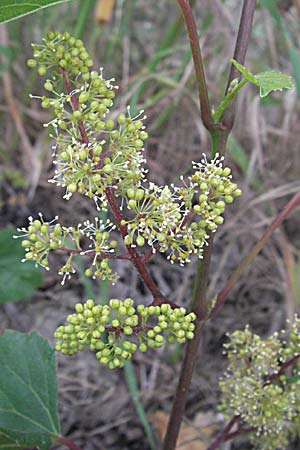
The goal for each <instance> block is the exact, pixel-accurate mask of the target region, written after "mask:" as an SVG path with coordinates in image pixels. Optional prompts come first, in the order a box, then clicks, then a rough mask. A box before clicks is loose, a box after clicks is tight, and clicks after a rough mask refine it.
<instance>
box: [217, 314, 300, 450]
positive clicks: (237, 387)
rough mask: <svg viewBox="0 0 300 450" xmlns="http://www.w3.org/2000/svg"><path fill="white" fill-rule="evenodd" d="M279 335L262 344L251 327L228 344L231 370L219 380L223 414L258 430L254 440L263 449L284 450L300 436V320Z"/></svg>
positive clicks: (296, 318) (233, 336)
mask: <svg viewBox="0 0 300 450" xmlns="http://www.w3.org/2000/svg"><path fill="white" fill-rule="evenodd" d="M281 334H282V337H280V335H279V333H274V334H273V335H272V336H270V337H269V338H267V339H265V340H263V339H261V338H260V337H259V336H258V335H256V334H254V333H252V332H251V331H250V329H249V327H248V326H247V327H246V329H245V330H244V331H236V332H234V333H232V334H231V335H229V338H230V342H229V343H228V344H225V347H226V353H227V357H228V360H229V365H228V367H227V370H226V372H225V375H224V377H223V378H222V379H221V381H220V388H221V391H222V404H221V405H220V409H221V410H222V411H223V412H224V413H225V414H226V416H228V417H231V416H239V417H240V418H241V420H242V422H244V424H245V425H246V427H247V426H248V427H249V426H250V427H254V429H255V430H254V432H253V433H252V434H251V435H250V437H251V439H252V441H253V444H254V445H255V446H256V448H258V449H260V450H277V449H281V450H284V449H286V448H287V447H288V443H289V440H290V439H295V438H298V439H299V435H300V432H299V430H300V428H299V426H300V418H299V413H300V370H299V357H300V319H299V318H298V317H297V316H296V317H295V320H294V323H293V324H292V326H291V331H290V332H289V334H288V333H287V332H286V331H285V330H282V332H281ZM289 361H291V364H287V363H288V362H289ZM286 364H287V367H288V368H287V369H286V370H282V368H285V365H286Z"/></svg>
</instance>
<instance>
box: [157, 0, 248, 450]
mask: <svg viewBox="0 0 300 450" xmlns="http://www.w3.org/2000/svg"><path fill="white" fill-rule="evenodd" d="M178 3H179V6H180V8H181V11H182V14H183V16H184V20H185V24H186V27H187V30H188V34H189V39H190V46H191V50H192V54H193V60H194V66H195V72H196V78H197V81H198V88H199V98H200V107H201V118H202V121H203V123H204V125H205V126H206V128H207V129H208V130H209V132H210V134H211V138H212V154H213V155H214V154H216V153H217V152H218V153H219V154H221V155H223V154H225V150H226V142H227V139H228V136H229V133H230V130H231V128H232V125H230V123H227V124H226V123H223V122H222V123H221V124H220V123H214V121H213V118H212V113H211V107H210V103H209V99H208V91H207V85H206V80H205V74H204V68H203V62H202V55H201V49H200V45H199V38H198V33H197V27H196V22H195V19H194V16H193V12H192V9H191V6H190V4H189V1H188V0H178ZM254 9H255V0H244V3H243V9H242V14H241V18H240V24H239V31H238V35H237V40H236V45H235V51H234V57H235V59H236V60H238V61H239V62H241V61H244V59H245V55H246V51H247V47H248V42H249V38H250V32H251V27H252V21H253V14H254ZM234 75H235V74H234V72H232V71H231V73H230V74H229V85H230V83H231V81H232V79H233V78H232V77H234ZM226 112H227V111H226ZM226 112H225V113H226ZM233 114H234V111H232V113H231V116H232V123H233ZM225 125H226V126H225ZM212 246H213V237H212V236H211V237H210V239H209V241H208V246H207V247H206V248H205V250H204V253H203V260H202V261H200V263H199V264H198V270H197V274H196V280H195V286H194V295H193V300H192V311H193V312H195V314H196V316H197V319H196V329H195V333H194V339H193V340H192V341H190V342H189V343H188V344H187V348H186V353H185V358H184V361H183V364H182V367H181V373H180V377H179V381H178V385H177V390H176V394H175V399H174V402H173V405H172V410H171V414H170V418H169V423H168V427H167V432H166V436H165V439H164V443H163V450H174V449H175V447H176V441H177V438H178V435H179V430H180V425H181V422H182V418H183V414H184V409H185V405H186V400H187V395H188V389H189V386H190V383H191V379H192V373H193V369H194V364H195V360H196V358H197V351H198V347H199V343H200V340H201V336H202V328H203V325H204V323H205V321H206V320H207V318H208V317H207V298H206V297H207V286H208V278H209V270H210V260H211V255H212Z"/></svg>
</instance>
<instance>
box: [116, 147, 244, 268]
mask: <svg viewBox="0 0 300 450" xmlns="http://www.w3.org/2000/svg"><path fill="white" fill-rule="evenodd" d="M222 162H223V158H219V155H218V154H217V155H216V156H215V158H214V159H213V160H212V161H210V162H208V161H207V159H206V157H205V155H204V158H203V159H202V161H201V162H200V163H194V165H193V168H194V174H193V175H192V176H191V177H190V178H189V185H184V186H183V187H177V186H174V185H171V186H170V187H169V186H162V187H160V186H157V185H155V184H154V183H149V187H148V188H145V187H143V188H129V189H128V190H127V192H126V195H127V207H128V209H129V210H130V211H132V212H133V213H134V214H133V217H130V218H128V219H124V220H123V222H122V223H123V224H126V225H127V230H128V234H127V236H126V238H125V243H126V244H127V245H131V246H136V245H137V246H143V245H145V243H147V244H148V245H150V246H151V247H152V249H153V252H155V251H156V250H159V251H160V252H163V253H167V255H168V259H169V260H170V261H171V262H172V263H173V262H174V261H176V260H178V261H179V263H180V264H181V265H183V264H184V263H186V262H190V256H191V255H193V254H197V255H198V256H199V258H201V257H202V253H203V248H204V246H205V245H206V244H207V239H208V236H209V233H210V232H215V231H216V230H217V227H218V225H220V224H222V223H223V221H224V219H223V217H222V214H223V213H224V211H225V205H226V203H232V202H233V199H234V197H237V196H239V195H241V190H240V189H238V188H237V185H236V184H235V183H232V181H231V175H230V169H229V168H228V167H225V168H223V164H222ZM182 181H183V182H184V180H183V178H182Z"/></svg>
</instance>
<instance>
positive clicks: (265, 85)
mask: <svg viewBox="0 0 300 450" xmlns="http://www.w3.org/2000/svg"><path fill="white" fill-rule="evenodd" d="M231 62H232V64H233V65H234V66H235V67H236V68H237V69H238V70H239V72H241V73H242V74H243V75H244V77H245V79H246V80H248V81H249V82H250V83H253V84H255V85H256V86H258V87H259V88H260V92H259V95H260V97H266V96H267V95H269V94H270V92H272V91H282V89H292V88H293V79H292V77H291V76H290V75H288V74H286V73H283V72H277V71H275V70H267V71H265V72H260V73H257V74H256V75H253V74H252V73H251V72H250V71H249V70H248V69H246V67H244V66H243V65H242V64H239V63H238V62H237V61H235V60H234V59H231Z"/></svg>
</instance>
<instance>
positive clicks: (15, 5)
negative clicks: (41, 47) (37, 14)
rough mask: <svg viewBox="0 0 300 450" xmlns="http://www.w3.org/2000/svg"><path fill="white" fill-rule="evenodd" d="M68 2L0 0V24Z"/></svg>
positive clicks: (60, 0)
mask: <svg viewBox="0 0 300 450" xmlns="http://www.w3.org/2000/svg"><path fill="white" fill-rule="evenodd" d="M65 1H70V0H1V2H0V22H7V21H9V20H13V19H16V18H18V17H22V16H25V15H26V14H30V13H32V12H34V11H37V10H38V9H41V8H46V7H47V6H50V5H55V4H57V3H63V2H65Z"/></svg>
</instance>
